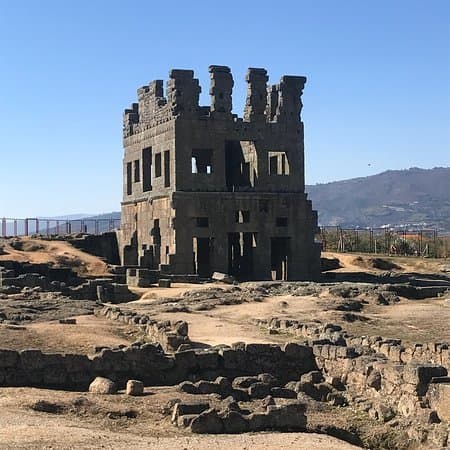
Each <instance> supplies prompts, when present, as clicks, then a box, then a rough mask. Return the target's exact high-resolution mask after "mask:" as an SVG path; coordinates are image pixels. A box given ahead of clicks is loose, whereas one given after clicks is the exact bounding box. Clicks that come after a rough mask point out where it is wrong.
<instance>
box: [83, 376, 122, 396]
mask: <svg viewBox="0 0 450 450" xmlns="http://www.w3.org/2000/svg"><path fill="white" fill-rule="evenodd" d="M89 392H92V393H93V394H115V393H117V385H116V383H114V381H112V380H110V379H109V378H104V377H97V378H96V379H95V380H94V381H93V382H92V383H91V384H90V385H89Z"/></svg>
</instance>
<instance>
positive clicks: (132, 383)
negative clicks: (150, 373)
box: [126, 380, 144, 396]
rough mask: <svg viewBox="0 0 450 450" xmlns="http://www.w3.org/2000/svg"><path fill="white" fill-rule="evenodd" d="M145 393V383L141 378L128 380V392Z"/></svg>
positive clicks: (128, 393) (134, 393)
mask: <svg viewBox="0 0 450 450" xmlns="http://www.w3.org/2000/svg"><path fill="white" fill-rule="evenodd" d="M143 393H144V383H143V382H142V381H139V380H128V381H127V386H126V394H127V395H132V396H138V395H142V394H143Z"/></svg>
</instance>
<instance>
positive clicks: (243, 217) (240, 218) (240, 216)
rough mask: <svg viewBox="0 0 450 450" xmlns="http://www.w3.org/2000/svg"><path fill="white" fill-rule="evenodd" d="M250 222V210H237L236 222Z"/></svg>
mask: <svg viewBox="0 0 450 450" xmlns="http://www.w3.org/2000/svg"><path fill="white" fill-rule="evenodd" d="M248 222H250V211H245V210H239V211H236V223H248Z"/></svg>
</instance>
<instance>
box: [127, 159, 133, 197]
mask: <svg viewBox="0 0 450 450" xmlns="http://www.w3.org/2000/svg"><path fill="white" fill-rule="evenodd" d="M131 171H132V167H131V162H129V163H127V195H131V194H132V193H133V187H132V184H131V183H132V181H131Z"/></svg>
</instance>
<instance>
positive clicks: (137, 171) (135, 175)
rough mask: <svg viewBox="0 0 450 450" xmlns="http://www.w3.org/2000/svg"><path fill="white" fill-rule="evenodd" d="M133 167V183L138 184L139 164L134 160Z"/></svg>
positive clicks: (139, 178) (139, 175) (139, 177)
mask: <svg viewBox="0 0 450 450" xmlns="http://www.w3.org/2000/svg"><path fill="white" fill-rule="evenodd" d="M133 165H134V182H135V183H139V181H141V162H140V161H139V159H136V160H135V161H134V163H133Z"/></svg>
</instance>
